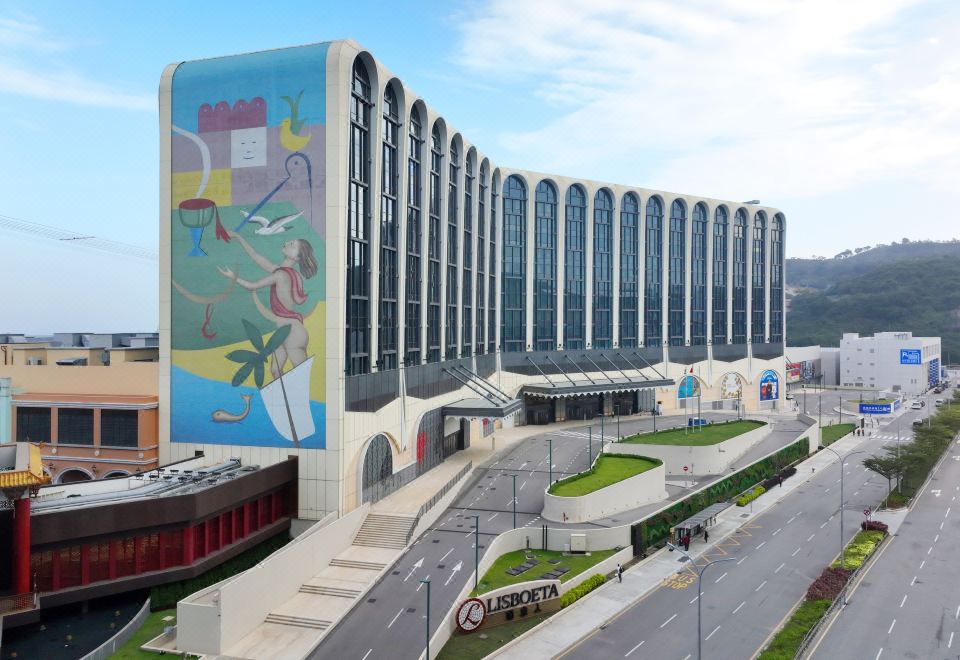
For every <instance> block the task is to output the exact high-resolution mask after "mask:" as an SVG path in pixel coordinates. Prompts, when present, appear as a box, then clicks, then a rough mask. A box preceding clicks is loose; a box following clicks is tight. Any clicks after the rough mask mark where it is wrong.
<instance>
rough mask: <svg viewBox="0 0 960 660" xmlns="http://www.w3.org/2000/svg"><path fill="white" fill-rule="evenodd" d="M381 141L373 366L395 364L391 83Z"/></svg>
mask: <svg viewBox="0 0 960 660" xmlns="http://www.w3.org/2000/svg"><path fill="white" fill-rule="evenodd" d="M382 133H383V135H382V138H383V143H382V145H381V160H382V163H383V164H382V169H381V177H380V178H381V182H380V317H379V319H378V320H377V323H378V328H379V334H378V338H379V340H378V342H377V352H378V354H379V355H378V359H377V368H378V369H379V370H381V371H382V370H385V369H396V368H397V366H398V365H397V362H398V360H397V335H398V330H397V323H398V319H397V297H398V288H399V286H400V280H399V273H398V263H399V257H398V255H397V250H398V245H397V239H398V236H399V232H400V228H399V226H398V222H399V218H398V212H397V197H398V196H399V190H398V187H399V184H400V173H399V170H398V168H399V163H398V158H399V155H398V154H399V148H400V108H399V104H398V103H397V96H396V94H394V91H393V85H387V91H386V92H385V93H384V95H383V131H382Z"/></svg>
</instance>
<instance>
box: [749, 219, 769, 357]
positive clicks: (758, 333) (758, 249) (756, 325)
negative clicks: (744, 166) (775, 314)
mask: <svg viewBox="0 0 960 660" xmlns="http://www.w3.org/2000/svg"><path fill="white" fill-rule="evenodd" d="M766 280H767V214H766V213H764V212H763V211H757V213H756V215H754V216H753V303H752V307H753V323H752V324H751V330H750V333H751V334H752V335H753V343H754V344H762V343H764V342H765V341H766V340H767V338H766V335H767V328H766V321H767V289H766Z"/></svg>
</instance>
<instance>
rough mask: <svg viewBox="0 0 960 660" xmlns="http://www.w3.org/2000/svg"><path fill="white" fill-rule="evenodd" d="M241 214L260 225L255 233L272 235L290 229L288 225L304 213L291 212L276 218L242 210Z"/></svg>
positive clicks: (248, 220)
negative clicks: (272, 218) (271, 218)
mask: <svg viewBox="0 0 960 660" xmlns="http://www.w3.org/2000/svg"><path fill="white" fill-rule="evenodd" d="M240 214H241V215H242V216H243V217H244V218H246V220H247V222H252V223H254V224H258V225H260V229H258V230H256V231H255V232H254V233H255V234H260V235H261V236H272V235H273V234H279V233H280V232H282V231H287V230H288V229H290V227H288V226H287V225H288V224H290V223H291V222H293V221H294V220H296V219H297V218H299V217H300V216H301V215H303V211H300V212H299V213H291V214H290V215H281V216H280V217H279V218H276V219H274V220H267V219H266V218H264V217H263V216H262V215H250V214H249V213H247V212H246V211H240Z"/></svg>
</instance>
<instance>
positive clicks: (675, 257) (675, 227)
mask: <svg viewBox="0 0 960 660" xmlns="http://www.w3.org/2000/svg"><path fill="white" fill-rule="evenodd" d="M686 228H687V207H686V205H684V203H683V202H681V201H680V200H679V199H677V200H674V201H673V204H671V205H670V263H669V266H670V274H669V276H670V288H669V289H668V291H667V304H668V306H669V307H668V312H667V326H668V330H667V331H668V332H669V333H670V337H669V339H670V345H671V346H683V344H684V326H685V325H686V323H685V318H684V317H685V316H686V313H685V309H684V307H685V304H686V297H685V295H684V294H685V287H684V276H685V270H686V266H685V263H684V262H685V260H686V247H687V246H686V243H687V241H686V238H687V237H686Z"/></svg>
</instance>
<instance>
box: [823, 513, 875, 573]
mask: <svg viewBox="0 0 960 660" xmlns="http://www.w3.org/2000/svg"><path fill="white" fill-rule="evenodd" d="M881 524H882V523H881ZM884 527H886V525H884ZM886 535H887V533H886V532H885V531H880V530H866V531H863V532H857V535H856V536H854V537H853V540H852V541H850V543H849V545H847V547H846V549H845V550H844V555H843V556H844V560H843V565H844V566H845V567H847V568H851V569H857V568H860V567H861V566H863V562H865V561H866V560H867V557H869V556H870V555H872V554H873V551H874V550H876V549H877V546H878V545H880V542H881V541H882V540H883V537H884V536H886ZM831 565H832V566H833V567H834V568H835V567H837V566H839V565H840V558H839V557H837V559H836V560H835V561H834V562H833V564H831Z"/></svg>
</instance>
